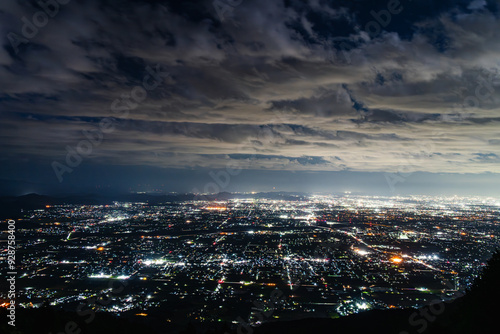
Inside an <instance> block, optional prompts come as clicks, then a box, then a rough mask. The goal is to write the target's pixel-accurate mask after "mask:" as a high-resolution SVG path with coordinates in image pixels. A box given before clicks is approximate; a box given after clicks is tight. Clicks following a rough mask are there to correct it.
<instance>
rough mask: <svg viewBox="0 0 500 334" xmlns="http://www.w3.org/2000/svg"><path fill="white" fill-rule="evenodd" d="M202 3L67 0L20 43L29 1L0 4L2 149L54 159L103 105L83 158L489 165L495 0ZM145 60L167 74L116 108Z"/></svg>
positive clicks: (440, 168) (499, 25)
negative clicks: (105, 126) (96, 142)
mask: <svg viewBox="0 0 500 334" xmlns="http://www.w3.org/2000/svg"><path fill="white" fill-rule="evenodd" d="M212 2H213V1H193V2H191V1H120V2H116V1H77V0H73V1H70V2H69V3H68V4H67V5H64V6H63V5H61V6H60V7H59V10H58V12H57V14H56V15H54V17H51V18H49V21H48V23H47V25H45V26H43V27H40V28H39V29H38V32H37V34H36V35H35V36H33V37H30V38H29V39H28V42H27V43H21V44H19V45H17V48H18V52H17V53H16V50H15V48H14V47H13V45H12V41H11V39H9V38H8V36H9V34H10V33H15V34H17V35H18V36H20V37H22V36H23V35H22V28H23V21H21V19H22V18H23V17H25V18H27V19H28V20H30V21H32V18H33V14H34V13H36V12H37V11H40V10H41V8H40V7H39V5H37V4H36V2H24V1H18V2H16V1H8V2H2V3H1V4H0V16H1V22H2V23H1V30H0V33H1V34H2V36H4V39H3V43H2V47H1V48H0V78H1V79H0V112H1V114H0V116H1V118H2V123H1V124H0V128H1V129H2V132H1V134H0V136H1V140H2V151H3V153H4V154H3V155H2V156H3V159H14V160H15V159H21V158H22V159H32V160H33V161H43V162H48V163H50V162H51V161H52V160H58V161H61V159H63V158H64V156H65V154H66V146H68V145H69V146H75V145H77V143H78V142H79V141H81V140H83V139H85V136H84V135H83V131H90V130H92V129H96V127H98V124H99V122H100V121H101V120H102V119H105V118H107V117H111V119H113V121H114V124H115V129H114V131H112V132H111V133H108V134H104V136H103V141H102V144H101V145H100V146H99V147H96V148H95V149H94V150H93V152H92V155H91V156H89V157H87V159H88V161H89V162H92V163H101V164H109V163H117V164H121V165H150V166H151V165H156V166H162V167H176V168H182V167H190V168H191V167H205V168H219V167H223V166H224V165H225V164H226V163H227V162H235V161H236V162H238V163H240V166H241V168H253V169H259V168H262V169H270V170H273V169H275V170H283V169H288V170H305V171H307V170H339V169H348V170H357V171H394V170H398V168H399V167H400V166H401V165H407V164H411V165H412V166H414V170H415V171H429V172H458V173H461V172H474V173H481V172H495V165H494V164H491V163H485V162H492V161H496V160H494V159H493V160H491V158H490V157H492V155H496V156H498V155H500V151H499V149H500V148H499V147H500V145H498V140H499V139H498V138H499V137H500V134H499V132H498V125H499V121H500V113H499V111H500V110H499V109H498V105H499V103H500V94H499V92H500V80H499V79H500V75H498V67H499V66H498V60H497V59H498V57H499V56H500V36H499V34H500V21H499V19H498V5H497V3H496V2H495V1H479V0H474V1H472V0H471V1H465V0H464V1H430V0H429V1H427V0H426V1H413V2H410V1H403V0H401V1H400V4H399V6H400V7H398V8H400V9H401V10H400V11H399V10H398V12H397V13H396V14H391V15H390V17H389V16H387V13H388V12H387V10H388V8H389V7H388V6H389V1H320V0H314V1H308V2H303V1H250V0H248V1H243V2H242V3H241V4H240V5H238V6H236V7H234V8H232V10H231V11H229V12H227V13H226V15H227V17H224V18H223V20H221V18H220V17H219V15H218V14H217V12H216V10H215V9H214V7H213V4H212ZM373 13H375V15H374V14H373ZM384 15H385V16H384ZM377 24H378V26H379V28H380V29H379V31H370V30H369V29H368V28H370V27H372V28H373V27H374V26H376V25H377ZM10 36H12V35H10ZM157 64H158V65H159V66H160V67H161V71H162V72H164V73H168V78H167V77H165V79H164V80H163V82H162V83H161V85H159V86H158V88H156V89H154V90H151V91H148V94H147V98H146V99H144V101H142V102H141V103H138V104H137V106H136V107H135V108H134V109H133V110H130V112H129V114H128V115H127V116H126V117H120V116H117V115H116V114H115V113H113V111H112V110H111V105H112V103H113V101H115V100H116V99H121V98H123V96H130V94H131V90H132V89H133V88H134V87H136V86H139V87H140V86H142V85H143V81H144V77H145V76H147V75H148V73H149V72H148V71H147V70H146V68H147V67H151V68H154V67H155V66H157Z"/></svg>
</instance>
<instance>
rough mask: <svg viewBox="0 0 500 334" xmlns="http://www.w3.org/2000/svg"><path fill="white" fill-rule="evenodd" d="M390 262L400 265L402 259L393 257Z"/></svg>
mask: <svg viewBox="0 0 500 334" xmlns="http://www.w3.org/2000/svg"><path fill="white" fill-rule="evenodd" d="M391 262H393V263H401V262H403V259H402V258H400V257H399V256H394V257H392V258H391Z"/></svg>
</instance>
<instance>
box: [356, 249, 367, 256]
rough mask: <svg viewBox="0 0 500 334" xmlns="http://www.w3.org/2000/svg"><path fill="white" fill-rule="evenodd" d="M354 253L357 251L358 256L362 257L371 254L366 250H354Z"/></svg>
mask: <svg viewBox="0 0 500 334" xmlns="http://www.w3.org/2000/svg"><path fill="white" fill-rule="evenodd" d="M354 251H355V252H356V253H357V254H359V255H362V256H365V255H368V254H370V252H369V251H366V250H363V249H359V248H356V249H354Z"/></svg>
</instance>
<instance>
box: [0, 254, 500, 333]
mask: <svg viewBox="0 0 500 334" xmlns="http://www.w3.org/2000/svg"><path fill="white" fill-rule="evenodd" d="M499 284H500V251H497V252H496V253H495V254H494V255H493V257H492V258H491V259H490V260H489V261H488V265H487V266H486V268H485V269H484V271H483V273H482V274H481V276H480V277H479V278H478V279H477V280H476V282H475V284H474V285H473V287H472V288H471V289H470V291H468V292H467V293H466V294H465V296H462V297H460V298H458V299H456V300H454V301H452V302H448V303H445V302H442V303H436V304H434V305H428V306H425V307H422V308H420V309H403V310H373V311H368V312H363V313H359V314H355V315H351V316H348V317H342V318H339V319H322V318H310V319H302V320H296V321H286V322H271V323H265V324H263V325H261V326H260V327H246V326H240V327H239V328H232V329H229V324H223V323H217V324H211V325H210V324H203V325H199V324H198V325H195V324H190V325H188V326H187V327H184V328H178V327H176V326H172V325H171V324H169V325H168V326H166V325H167V324H161V323H148V322H147V319H146V318H143V319H144V320H142V319H141V321H135V322H131V321H129V320H125V319H121V318H119V317H115V316H113V315H110V314H106V313H98V314H97V315H96V318H95V319H94V320H93V321H92V322H90V323H89V324H86V323H84V322H82V321H79V320H78V319H79V317H78V315H76V314H75V313H71V312H63V311H56V310H53V309H51V308H41V309H30V310H26V309H18V310H17V314H16V327H15V328H13V327H11V326H8V325H7V324H6V321H7V320H8V318H7V317H6V316H7V313H6V310H5V308H2V309H1V310H0V319H2V322H1V325H0V333H2V334H3V333H5V334H35V333H36V334H44V333H47V334H48V333H53V334H61V333H66V334H132V333H134V334H135V333H141V334H142V333H148V334H153V333H158V334H160V333H182V334H218V333H220V334H222V333H238V334H276V333H287V334H303V333H306V334H313V333H320V334H321V333H325V334H326V333H328V334H334V333H342V334H344V333H363V334H372V333H373V334H375V333H381V334H382V333H383V334H391V333H395V334H409V333H412V334H413V333H417V334H420V333H428V334H438V333H439V334H441V333H460V334H462V333H463V334H471V333H478V334H479V333H481V334H482V333H495V334H496V333H498V332H499V329H498V328H499V325H500V312H499V311H500V289H499V288H498V286H499ZM80 320H81V318H80ZM72 321H75V323H74V324H72Z"/></svg>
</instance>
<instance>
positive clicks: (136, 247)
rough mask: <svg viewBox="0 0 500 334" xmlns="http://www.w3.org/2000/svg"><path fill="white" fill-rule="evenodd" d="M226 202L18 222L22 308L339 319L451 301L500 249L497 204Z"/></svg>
mask: <svg viewBox="0 0 500 334" xmlns="http://www.w3.org/2000/svg"><path fill="white" fill-rule="evenodd" d="M234 196H235V198H234V199H229V200H224V201H208V200H203V199H202V200H190V201H181V202H169V203H164V204H162V205H148V204H147V203H119V202H115V203H114V204H112V205H55V206H48V205H47V207H46V208H44V209H39V210H32V211H29V212H25V215H24V218H23V219H20V220H18V222H17V240H18V243H19V249H18V254H19V256H20V258H22V262H20V263H19V264H18V274H19V275H18V276H19V278H18V280H17V285H18V289H19V291H18V307H21V308H39V307H42V306H48V305H50V306H52V307H55V308H60V309H65V310H70V311H79V312H84V311H85V310H87V311H88V310H90V309H92V310H94V311H106V312H112V313H114V314H119V315H120V316H125V317H132V318H133V317H153V318H154V317H161V318H162V319H163V320H164V321H166V322H172V323H179V325H182V324H185V323H188V322H201V323H203V322H220V321H224V322H229V323H233V324H237V323H238V320H237V319H238V317H241V318H244V319H248V321H249V324H250V325H254V326H256V325H259V324H260V323H262V322H265V321H270V320H273V321H274V320H289V319H300V318H306V317H310V316H311V315H314V316H316V317H318V316H319V317H340V316H346V315H349V314H352V313H358V312H362V311H365V310H370V309H389V308H409V307H419V306H422V305H425V304H428V303H429V302H430V301H432V300H435V299H439V300H445V299H452V298H453V296H454V294H456V293H457V291H458V292H464V291H465V290H466V289H467V288H468V287H470V284H471V283H472V282H473V280H474V278H475V277H476V276H477V274H478V273H479V271H480V270H481V269H482V267H483V266H484V265H485V262H486V261H487V260H488V258H489V257H490V256H491V253H492V252H493V251H494V250H495V248H497V247H499V246H500V229H499V227H500V211H499V209H500V202H499V201H498V200H496V199H493V198H479V197H472V198H465V197H425V196H418V197H417V196H408V197H373V196H357V195H350V194H346V195H343V196H332V195H310V196H299V195H297V196H296V199H292V200H290V199H287V200H277V199H266V198H252V197H250V196H251V194H245V195H244V196H241V198H238V195H237V194H235V195H234ZM288 197H290V196H288ZM1 261H2V262H5V261H6V258H5V257H3V258H2V260H1ZM277 294H279V297H280V298H272V297H274V296H277ZM102 296H106V299H105V302H103V301H102V300H101V299H102V298H101V297H102ZM1 297H2V298H3V299H6V296H5V295H2V296H1ZM99 298H101V299H99ZM271 299H273V307H272V308H271V309H270V311H269V310H268V312H267V313H266V312H264V316H263V314H262V313H260V314H259V312H258V311H256V309H260V308H262V309H268V308H269V307H268V306H269V305H270V303H271ZM96 300H97V302H96ZM259 305H264V306H265V307H264V306H262V307H260V308H259V307H258V306H259ZM256 306H257V307H256Z"/></svg>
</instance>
